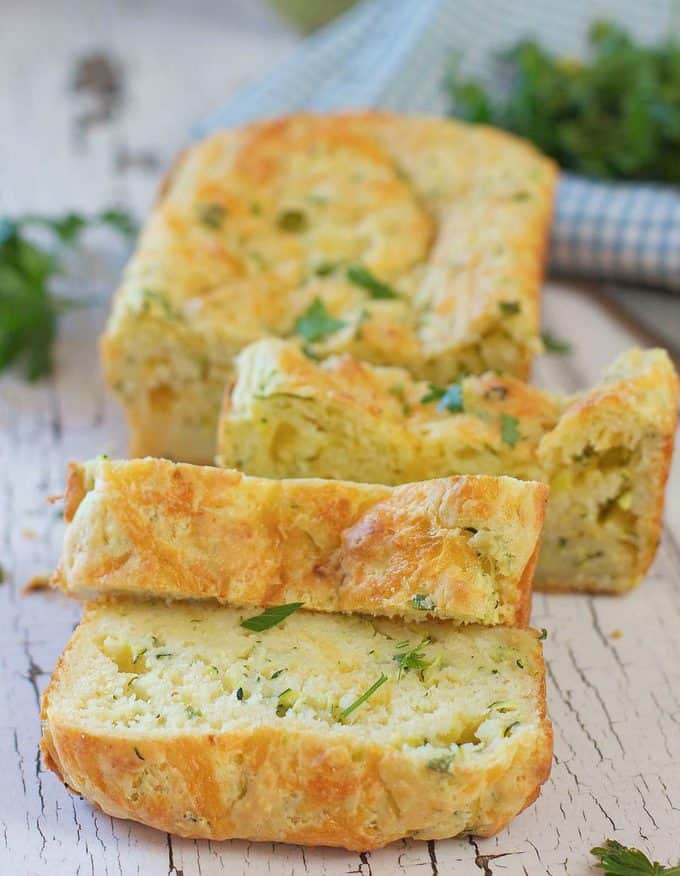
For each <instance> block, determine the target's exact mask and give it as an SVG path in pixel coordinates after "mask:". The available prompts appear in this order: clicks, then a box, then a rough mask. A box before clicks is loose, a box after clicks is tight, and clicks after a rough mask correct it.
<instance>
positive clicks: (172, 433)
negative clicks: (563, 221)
mask: <svg viewBox="0 0 680 876" xmlns="http://www.w3.org/2000/svg"><path fill="white" fill-rule="evenodd" d="M555 176H556V173H555V166H554V164H553V163H552V162H551V161H549V160H548V159H546V158H544V157H543V156H541V155H540V154H539V153H538V152H537V151H536V150H535V149H534V148H533V147H532V146H530V145H529V144H528V143H525V142H523V141H521V140H519V139H517V138H516V137H514V136H512V135H510V134H506V133H502V132H500V131H497V130H493V129H491V128H486V127H481V126H470V125H466V124H464V123H461V122H456V121H453V120H450V119H440V118H415V117H412V118H408V117H405V116H398V115H393V114H389V113H376V112H370V113H355V114H346V115H334V116H323V115H311V114H298V115H293V116H290V117H287V118H282V119H277V120H274V121H266V122H258V123H255V124H251V125H248V126H247V127H244V128H242V129H240V130H232V131H222V132H220V133H218V134H215V135H214V136H212V137H210V138H208V139H207V140H204V141H203V142H200V143H197V144H196V145H194V146H192V147H191V148H190V149H189V150H187V151H186V152H185V153H184V154H183V155H182V156H180V158H179V160H178V161H177V162H176V164H175V166H174V167H173V169H172V172H171V173H170V175H169V177H168V179H167V181H166V184H165V186H164V188H163V191H162V193H161V196H160V198H159V201H158V203H157V205H156V207H155V209H154V210H153V212H152V214H151V216H150V217H149V220H148V222H147V225H146V228H145V230H144V232H143V234H142V236H141V238H140V241H139V244H138V247H137V251H136V253H135V255H134V257H133V259H132V261H131V262H130V264H129V266H128V268H127V270H126V272H125V276H124V278H123V282H122V285H121V288H120V290H119V292H118V295H117V297H116V301H115V304H114V307H113V311H112V314H111V318H110V320H109V323H108V327H107V329H106V334H105V336H104V339H103V346H102V353H103V359H104V365H105V370H106V375H107V379H108V382H109V385H110V386H111V387H112V388H113V390H114V391H115V392H116V394H117V395H118V397H119V398H120V400H121V401H122V403H123V405H124V407H125V411H126V414H127V418H128V422H129V425H130V430H131V453H132V455H135V456H144V455H147V454H148V455H153V456H168V457H171V458H174V459H178V460H183V461H186V462H202V463H209V462H212V460H213V457H214V449H215V426H216V423H217V417H218V412H219V406H220V399H221V396H222V392H223V388H224V383H225V380H226V379H227V377H228V375H229V374H230V372H231V367H232V357H233V356H234V355H235V354H236V353H238V351H239V350H240V349H241V348H242V347H244V346H245V345H247V344H248V343H250V342H252V341H254V340H256V339H258V338H261V337H265V336H266V337H268V336H289V335H291V334H297V336H298V338H299V340H300V342H304V343H305V344H306V345H307V347H308V348H309V349H310V350H311V351H312V352H313V353H315V354H316V355H323V356H325V355H329V354H332V353H338V352H343V351H346V352H351V353H352V354H353V355H355V356H357V357H359V358H362V359H365V360H366V361H369V362H374V363H378V364H390V365H400V366H403V367H406V368H408V369H410V370H411V372H412V373H414V374H416V375H417V376H418V377H422V378H425V379H429V380H434V381H438V382H447V381H450V380H453V379H454V378H455V377H456V375H457V374H459V373H460V372H461V371H463V370H464V371H468V372H474V373H478V372H480V371H484V370H486V369H494V370H502V371H507V372H510V373H513V374H518V375H522V376H525V375H526V374H527V371H528V368H529V363H530V360H531V356H532V354H533V353H534V352H535V351H536V350H537V349H538V344H539V342H538V298H539V289H540V283H541V278H542V273H543V262H544V253H545V248H546V237H547V231H548V226H549V221H550V216H551V210H552V196H553V188H554V183H555Z"/></svg>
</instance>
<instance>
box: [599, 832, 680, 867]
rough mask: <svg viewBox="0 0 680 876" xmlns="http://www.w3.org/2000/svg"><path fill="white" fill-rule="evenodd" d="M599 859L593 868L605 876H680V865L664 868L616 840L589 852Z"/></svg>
mask: <svg viewBox="0 0 680 876" xmlns="http://www.w3.org/2000/svg"><path fill="white" fill-rule="evenodd" d="M590 853H591V855H595V857H596V858H599V861H598V862H597V864H595V866H596V867H597V868H598V869H599V870H602V871H603V872H604V873H605V874H606V876H680V864H676V865H675V866H674V867H664V866H663V864H659V863H658V862H657V861H650V860H649V858H648V857H647V855H645V854H644V853H643V852H641V851H640V850H639V849H634V848H627V847H626V846H622V845H621V843H619V842H617V841H616V840H611V839H608V840H605V843H604V845H602V846H597V847H596V848H594V849H591V850H590Z"/></svg>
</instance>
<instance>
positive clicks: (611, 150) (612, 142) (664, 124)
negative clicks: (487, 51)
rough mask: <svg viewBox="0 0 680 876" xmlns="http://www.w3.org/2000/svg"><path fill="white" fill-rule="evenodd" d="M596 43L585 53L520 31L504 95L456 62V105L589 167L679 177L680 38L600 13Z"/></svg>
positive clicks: (594, 171) (620, 175)
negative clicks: (630, 29)
mask: <svg viewBox="0 0 680 876" xmlns="http://www.w3.org/2000/svg"><path fill="white" fill-rule="evenodd" d="M590 46H591V58H590V60H588V61H585V62H583V63H580V62H578V61H575V60H572V59H561V58H556V57H554V56H553V55H551V54H549V53H548V52H547V51H546V50H545V49H544V48H543V47H542V46H541V45H539V43H537V42H536V41H534V40H529V39H527V40H523V41H521V42H520V43H518V44H517V45H516V46H514V47H513V48H512V49H510V50H509V51H508V52H504V53H503V54H502V55H500V56H499V58H498V60H499V62H500V63H501V66H502V70H503V72H504V73H505V74H506V75H505V76H504V80H505V81H507V82H508V83H509V87H508V88H507V90H506V92H505V94H504V95H502V96H500V97H499V98H498V99H495V98H494V97H492V95H491V94H490V93H489V92H488V91H486V90H485V89H484V88H483V87H482V86H481V85H480V84H479V83H478V82H475V81H472V80H465V79H462V78H460V77H459V76H458V75H457V74H456V71H455V70H454V72H453V74H452V75H451V77H450V78H449V80H448V88H449V92H450V94H451V98H452V101H453V112H454V114H455V115H457V116H460V117H462V118H464V119H467V120H468V121H473V122H483V123H488V124H492V125H497V126H498V127H501V128H505V129H506V130H508V131H513V132H515V133H516V134H520V135H521V136H523V137H526V138H527V139H529V140H531V141H532V142H533V143H535V144H536V146H538V148H539V149H541V150H542V151H543V152H545V153H546V154H548V155H551V156H552V157H553V158H555V159H556V160H557V161H558V162H559V164H560V165H561V166H562V167H564V168H567V169H570V170H574V171H576V172H578V173H582V174H586V175H587V176H594V177H602V178H605V179H627V180H657V181H660V182H666V183H680V160H678V154H680V41H678V39H677V37H675V38H673V37H669V38H668V39H667V40H666V41H665V42H662V43H660V44H659V45H656V46H650V47H647V46H641V45H638V44H636V43H635V42H634V41H633V40H632V38H631V37H630V36H629V35H628V34H627V33H626V32H625V31H624V30H622V29H621V28H619V27H617V26H616V25H614V24H612V23H609V22H605V21H598V22H595V23H594V24H593V25H592V27H591V30H590Z"/></svg>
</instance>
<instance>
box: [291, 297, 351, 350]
mask: <svg viewBox="0 0 680 876" xmlns="http://www.w3.org/2000/svg"><path fill="white" fill-rule="evenodd" d="M345 325H346V323H345V322H343V321H342V320H341V319H334V318H333V317H332V316H331V315H330V313H329V312H328V311H327V310H326V305H325V304H324V303H323V301H322V300H321V299H320V298H315V299H314V301H312V303H311V304H310V305H309V307H308V308H307V310H305V312H304V313H303V314H302V316H301V317H300V318H299V319H298V320H297V322H296V323H295V328H294V331H295V334H297V335H300V337H302V338H304V339H305V340H306V341H308V342H309V343H314V342H315V341H321V340H323V339H324V338H325V337H327V336H328V335H332V334H334V333H335V332H337V331H339V330H340V329H341V328H344V327H345Z"/></svg>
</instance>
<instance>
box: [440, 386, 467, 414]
mask: <svg viewBox="0 0 680 876" xmlns="http://www.w3.org/2000/svg"><path fill="white" fill-rule="evenodd" d="M437 410H438V411H439V412H440V413H443V412H444V411H449V413H451V414H461V413H462V412H463V387H462V386H461V385H460V383H453V384H452V385H451V386H450V387H449V388H448V389H447V390H446V392H445V393H444V395H443V396H442V397H441V398H440V399H439V401H438V402H437Z"/></svg>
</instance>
